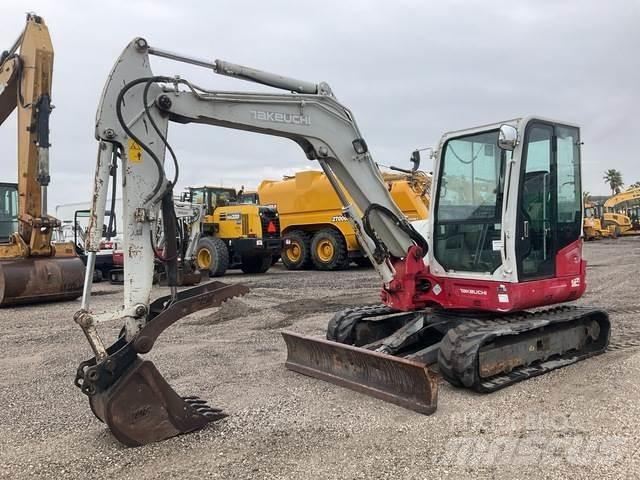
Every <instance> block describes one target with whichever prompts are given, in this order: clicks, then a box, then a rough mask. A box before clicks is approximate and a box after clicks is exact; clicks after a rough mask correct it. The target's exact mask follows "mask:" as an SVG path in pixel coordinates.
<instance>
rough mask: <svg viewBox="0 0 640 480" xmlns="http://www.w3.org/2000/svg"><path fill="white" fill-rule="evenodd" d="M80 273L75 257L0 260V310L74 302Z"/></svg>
mask: <svg viewBox="0 0 640 480" xmlns="http://www.w3.org/2000/svg"><path fill="white" fill-rule="evenodd" d="M84 270H85V267H84V264H83V263H82V260H80V259H79V258H77V257H69V258H51V257H47V258H18V259H12V260H0V306H5V305H18V304H28V303H38V302H51V301H61V300H75V299H76V298H78V297H79V296H80V295H82V287H83V283H84Z"/></svg>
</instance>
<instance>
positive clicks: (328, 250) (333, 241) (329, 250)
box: [311, 228, 349, 270]
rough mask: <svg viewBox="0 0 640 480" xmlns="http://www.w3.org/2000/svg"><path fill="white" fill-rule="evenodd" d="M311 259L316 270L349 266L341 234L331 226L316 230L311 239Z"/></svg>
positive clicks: (345, 245) (339, 268) (340, 268)
mask: <svg viewBox="0 0 640 480" xmlns="http://www.w3.org/2000/svg"><path fill="white" fill-rule="evenodd" d="M311 259H312V261H313V265H314V266H315V267H316V269H318V270H342V269H344V268H347V267H348V266H349V254H348V252H347V244H346V242H345V241H344V237H343V236H342V234H341V233H340V232H338V231H336V230H333V229H331V228H325V229H322V230H320V231H319V232H316V234H315V235H314V236H313V240H311Z"/></svg>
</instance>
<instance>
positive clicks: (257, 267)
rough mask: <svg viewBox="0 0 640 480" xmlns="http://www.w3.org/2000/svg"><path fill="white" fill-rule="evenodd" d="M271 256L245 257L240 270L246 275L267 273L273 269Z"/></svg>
mask: <svg viewBox="0 0 640 480" xmlns="http://www.w3.org/2000/svg"><path fill="white" fill-rule="evenodd" d="M271 261H272V257H271V255H243V256H242V263H241V265H240V269H241V270H242V271H243V272H244V273H265V272H266V271H267V270H269V268H271Z"/></svg>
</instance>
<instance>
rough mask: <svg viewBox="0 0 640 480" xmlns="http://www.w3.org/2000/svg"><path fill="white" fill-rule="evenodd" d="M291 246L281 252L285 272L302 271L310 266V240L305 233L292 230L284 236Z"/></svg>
mask: <svg viewBox="0 0 640 480" xmlns="http://www.w3.org/2000/svg"><path fill="white" fill-rule="evenodd" d="M284 238H285V239H289V240H291V244H290V245H288V246H286V245H285V248H284V249H283V250H282V255H281V257H282V263H283V264H284V266H285V267H286V268H287V270H302V269H306V268H309V267H310V266H311V238H310V237H309V234H308V233H307V232H304V231H302V230H294V231H292V232H290V233H287V234H286V235H285V236H284Z"/></svg>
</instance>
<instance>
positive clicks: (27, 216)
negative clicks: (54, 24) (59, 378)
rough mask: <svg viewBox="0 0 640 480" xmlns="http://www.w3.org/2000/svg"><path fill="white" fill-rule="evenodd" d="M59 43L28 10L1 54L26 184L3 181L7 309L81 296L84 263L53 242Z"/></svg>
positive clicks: (2, 99) (4, 102)
mask: <svg viewBox="0 0 640 480" xmlns="http://www.w3.org/2000/svg"><path fill="white" fill-rule="evenodd" d="M52 73H53V47H52V44H51V38H50V36H49V31H48V29H47V26H46V25H45V23H44V20H43V19H42V18H41V17H39V16H37V15H34V14H28V15H27V24H26V27H25V29H24V31H23V32H22V34H21V35H20V36H19V37H18V39H17V40H16V42H15V43H14V44H13V46H12V47H11V48H10V49H9V50H7V51H5V52H3V53H2V55H1V56H0V125H1V124H3V123H4V121H5V120H6V119H7V118H8V117H9V116H10V115H11V113H13V111H14V110H17V120H18V183H17V184H15V183H2V184H0V306H4V305H14V304H24V303H34V302H44V301H53V300H70V299H76V298H78V297H79V296H80V295H81V294H82V285H83V280H84V271H85V269H84V265H83V263H82V261H81V260H80V259H79V258H78V257H77V255H76V253H75V248H74V245H73V243H55V244H54V243H52V241H51V237H52V234H53V231H54V229H55V228H57V227H59V226H60V222H59V221H58V220H56V219H55V218H53V217H51V216H49V215H47V186H48V185H49V181H50V176H49V116H50V114H51V110H52V108H53V106H52V105H51V77H52Z"/></svg>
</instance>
